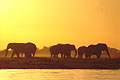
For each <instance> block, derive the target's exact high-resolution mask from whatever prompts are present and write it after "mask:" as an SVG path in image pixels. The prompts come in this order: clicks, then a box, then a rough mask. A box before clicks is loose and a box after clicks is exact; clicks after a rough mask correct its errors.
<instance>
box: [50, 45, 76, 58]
mask: <svg viewBox="0 0 120 80" xmlns="http://www.w3.org/2000/svg"><path fill="white" fill-rule="evenodd" d="M73 50H74V51H75V56H76V55H77V50H76V48H75V46H74V45H70V44H57V45H54V46H51V47H50V53H51V57H53V56H54V57H57V58H58V54H59V53H60V54H61V58H63V57H64V58H65V57H67V58H71V51H73Z"/></svg>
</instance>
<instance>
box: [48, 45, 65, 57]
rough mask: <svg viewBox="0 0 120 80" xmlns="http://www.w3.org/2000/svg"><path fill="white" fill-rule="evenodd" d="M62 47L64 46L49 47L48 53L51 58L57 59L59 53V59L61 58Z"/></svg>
mask: <svg viewBox="0 0 120 80" xmlns="http://www.w3.org/2000/svg"><path fill="white" fill-rule="evenodd" d="M63 47H64V44H57V45H53V46H51V47H50V53H51V58H52V57H54V58H58V54H59V53H61V57H63V53H64V52H63Z"/></svg>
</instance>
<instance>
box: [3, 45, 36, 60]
mask: <svg viewBox="0 0 120 80" xmlns="http://www.w3.org/2000/svg"><path fill="white" fill-rule="evenodd" d="M8 49H12V50H13V53H12V56H11V58H12V57H13V56H14V55H15V54H16V55H17V57H18V58H19V54H20V53H24V54H25V57H26V58H30V57H32V56H31V54H33V57H34V56H35V52H36V49H37V47H36V45H35V44H33V43H9V44H8V46H7V50H6V54H5V57H6V56H7V53H8Z"/></svg>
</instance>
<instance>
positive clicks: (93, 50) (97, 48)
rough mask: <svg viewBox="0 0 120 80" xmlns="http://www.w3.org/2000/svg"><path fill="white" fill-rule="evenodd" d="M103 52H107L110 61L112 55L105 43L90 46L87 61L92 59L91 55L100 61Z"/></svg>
mask: <svg viewBox="0 0 120 80" xmlns="http://www.w3.org/2000/svg"><path fill="white" fill-rule="evenodd" d="M102 51H106V52H107V55H108V57H109V59H110V58H111V57H110V54H109V51H108V47H107V45H106V44H103V43H99V44H97V45H89V46H88V48H87V51H86V54H85V56H86V59H88V58H89V59H90V58H91V55H96V56H97V59H100V56H101V54H102Z"/></svg>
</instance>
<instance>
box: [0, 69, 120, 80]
mask: <svg viewBox="0 0 120 80" xmlns="http://www.w3.org/2000/svg"><path fill="white" fill-rule="evenodd" d="M0 80H120V70H95V69H93V70H90V69H6V70H5V69H3V70H0Z"/></svg>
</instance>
